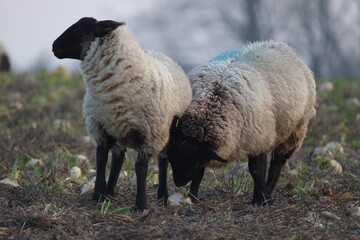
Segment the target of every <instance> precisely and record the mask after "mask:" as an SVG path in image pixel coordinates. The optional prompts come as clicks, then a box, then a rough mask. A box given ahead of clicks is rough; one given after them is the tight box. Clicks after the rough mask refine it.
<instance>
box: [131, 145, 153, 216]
mask: <svg viewBox="0 0 360 240" xmlns="http://www.w3.org/2000/svg"><path fill="white" fill-rule="evenodd" d="M149 159H150V155H147V154H144V153H141V152H140V153H139V155H138V158H137V161H136V163H135V172H136V181H137V189H136V190H137V192H136V201H135V205H136V208H137V209H138V210H140V211H142V210H144V209H145V208H146V207H147V204H146V202H147V201H146V176H147V170H148V163H149Z"/></svg>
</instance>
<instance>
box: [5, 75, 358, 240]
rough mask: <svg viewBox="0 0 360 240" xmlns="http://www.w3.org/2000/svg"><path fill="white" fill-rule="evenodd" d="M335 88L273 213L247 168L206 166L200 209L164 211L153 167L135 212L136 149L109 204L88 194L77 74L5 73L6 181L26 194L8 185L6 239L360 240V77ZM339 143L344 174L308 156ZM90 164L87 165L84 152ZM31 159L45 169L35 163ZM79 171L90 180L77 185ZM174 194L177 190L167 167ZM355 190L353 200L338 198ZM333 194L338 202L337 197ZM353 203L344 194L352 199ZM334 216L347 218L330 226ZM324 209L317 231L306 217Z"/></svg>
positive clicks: (322, 97) (284, 178) (322, 102)
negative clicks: (254, 200)
mask: <svg viewBox="0 0 360 240" xmlns="http://www.w3.org/2000/svg"><path fill="white" fill-rule="evenodd" d="M324 81H325V80H324ZM326 81H331V83H332V84H333V85H334V90H333V91H330V92H320V93H319V94H318V102H317V115H316V118H315V119H313V120H312V121H311V123H310V125H309V132H308V136H307V138H306V139H305V141H304V144H303V146H302V148H301V149H300V151H299V152H298V153H297V154H296V155H295V156H294V158H293V159H292V160H291V161H289V162H288V163H287V165H286V166H285V167H284V169H283V171H282V175H281V177H280V180H279V183H278V185H277V187H276V191H275V193H274V197H275V202H274V205H272V206H265V207H258V206H253V205H251V204H250V202H251V197H252V188H253V182H252V179H251V176H250V174H249V173H248V170H247V164H246V163H244V162H238V163H235V164H234V165H232V166H231V167H230V168H228V169H222V170H213V169H208V170H207V171H206V173H205V176H204V180H203V182H202V184H201V187H200V192H199V199H200V201H199V203H196V204H192V205H180V206H167V207H164V206H162V200H158V199H157V197H156V188H157V184H158V183H157V177H158V169H157V164H156V161H155V159H152V161H151V162H150V164H149V171H148V176H147V183H148V184H147V194H148V202H149V203H150V207H149V210H147V211H145V212H143V213H139V212H136V211H133V208H134V206H133V204H134V199H135V193H136V187H135V185H136V176H135V172H134V163H135V159H136V153H135V152H134V151H128V152H127V153H126V158H127V160H126V161H125V163H124V165H123V170H125V171H126V172H127V175H126V176H124V177H121V178H120V179H119V181H118V185H117V188H116V191H117V195H116V197H113V198H108V199H106V200H105V201H104V202H101V203H95V202H93V201H92V200H91V192H88V193H85V194H83V195H80V191H81V186H82V185H83V184H84V183H86V182H88V181H89V180H90V179H92V177H93V176H94V173H93V172H92V171H91V169H92V168H94V167H95V159H94V156H95V155H94V153H95V149H94V146H93V145H92V144H91V143H89V142H86V141H85V142H84V140H83V139H84V138H83V137H84V136H87V131H86V129H85V126H84V121H83V118H82V115H81V103H82V97H83V94H84V85H83V81H82V79H81V76H80V75H79V74H78V73H74V74H69V73H66V71H64V70H63V69H58V70H56V71H54V72H48V71H46V70H43V71H39V72H34V73H26V74H19V73H11V74H4V73H1V74H0V179H4V178H13V179H17V180H18V182H19V184H20V185H21V187H18V188H15V187H11V186H8V185H5V184H1V185H0V239H74V238H76V239H140V238H141V239H205V238H206V239H314V238H315V239H356V237H357V236H358V235H359V234H360V220H359V218H355V217H352V216H351V214H349V212H348V209H349V208H350V207H351V206H359V201H360V143H359V141H360V140H359V136H360V127H359V126H360V106H357V105H356V101H353V99H354V98H355V97H357V98H359V96H360V79H359V78H354V79H349V80H344V79H333V80H326ZM319 84H321V81H319V82H318V85H319ZM330 141H336V142H340V143H341V144H342V146H343V147H344V149H345V153H344V154H341V155H339V154H335V156H334V157H333V158H334V159H335V160H337V161H338V162H339V163H340V164H341V165H342V167H343V169H344V172H343V174H341V175H333V174H331V173H329V172H327V171H326V169H323V167H322V166H324V165H325V164H326V163H327V162H328V161H329V159H327V158H323V157H318V158H315V159H313V160H311V158H310V154H311V152H312V150H313V149H314V148H315V147H317V146H324V145H325V144H326V143H328V142H330ZM78 154H83V155H85V156H86V157H87V158H88V159H89V164H88V165H86V164H85V165H84V164H83V163H80V162H79V161H78V158H77V155H78ZM32 159H38V160H40V161H41V164H40V163H39V164H35V165H32V166H29V165H28V164H27V163H28V162H29V161H30V160H32ZM74 166H78V167H80V168H81V170H82V172H83V173H84V174H83V176H82V178H80V179H77V180H72V179H70V178H69V169H70V168H72V167H74ZM168 180H169V181H168V184H169V191H170V194H172V193H174V192H183V193H185V194H186V193H187V192H188V187H189V186H186V187H185V188H176V187H175V186H174V184H173V182H172V173H171V170H170V169H169V177H168ZM325 188H326V189H331V190H332V191H333V192H334V193H335V194H337V196H339V195H341V196H342V194H344V193H348V195H346V196H351V198H343V199H336V198H333V197H332V196H329V195H327V194H326V193H325V192H324V191H323V190H324V189H325ZM334 196H335V195H334ZM344 196H345V195H344ZM324 211H328V212H331V213H333V214H335V215H337V216H339V217H340V220H336V219H327V218H325V217H323V216H322V215H321V214H320V213H322V212H324ZM311 212H316V213H317V214H318V215H319V217H318V219H317V222H316V224H317V225H316V224H315V223H314V222H309V221H307V220H305V218H306V216H307V215H308V214H309V213H311Z"/></svg>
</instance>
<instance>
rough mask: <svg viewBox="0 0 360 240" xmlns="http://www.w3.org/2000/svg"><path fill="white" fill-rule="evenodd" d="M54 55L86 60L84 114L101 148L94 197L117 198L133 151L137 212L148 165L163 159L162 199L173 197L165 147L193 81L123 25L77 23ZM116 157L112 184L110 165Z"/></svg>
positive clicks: (142, 203) (142, 205)
mask: <svg viewBox="0 0 360 240" xmlns="http://www.w3.org/2000/svg"><path fill="white" fill-rule="evenodd" d="M53 52H54V55H55V56H56V57H57V58H59V59H63V58H72V59H78V60H81V71H82V74H83V77H84V82H85V85H86V93H85V96H84V101H83V115H84V118H85V123H86V126H87V128H88V131H89V134H90V135H91V136H92V137H93V138H94V140H95V141H96V143H97V148H96V165H97V166H96V168H97V173H96V181H95V189H94V193H93V199H94V200H99V199H100V198H101V197H102V196H103V195H111V196H112V195H114V189H115V185H116V182H117V179H118V175H119V172H120V170H121V167H122V164H123V162H124V158H125V151H126V149H127V148H132V149H135V150H136V151H137V152H138V157H137V161H136V163H135V172H136V176H137V193H136V201H135V205H136V207H137V209H138V210H143V209H145V208H146V207H147V200H146V175H147V170H148V162H149V159H150V158H151V157H152V156H155V155H158V154H159V153H160V154H159V156H158V160H159V162H158V164H159V186H158V192H157V195H158V197H159V198H161V197H164V200H165V199H167V196H168V191H167V183H166V170H167V165H168V162H167V158H166V155H165V153H166V152H165V150H164V148H165V146H166V144H167V142H168V139H169V134H170V132H169V131H170V126H171V123H172V121H173V119H175V118H176V117H179V116H181V115H182V114H183V112H184V111H185V110H186V108H187V106H188V105H189V104H190V102H191V99H192V91H191V85H190V82H189V79H188V78H187V76H186V74H185V73H184V72H183V70H182V69H181V67H180V66H179V65H177V64H176V63H175V62H174V61H173V60H171V59H170V58H169V57H167V56H165V55H163V54H161V53H158V52H154V51H148V52H144V51H143V50H142V49H141V48H140V46H139V44H138V43H137V42H136V41H135V40H134V39H133V37H132V33H131V32H130V30H129V29H128V28H126V27H125V26H124V23H120V22H115V21H111V20H106V21H97V20H96V19H94V18H89V17H85V18H82V19H80V20H79V21H78V22H76V23H75V24H73V25H72V26H70V27H69V28H68V29H67V30H66V31H65V32H64V33H63V34H61V35H60V36H59V37H58V38H57V39H56V40H55V41H54V43H53ZM110 150H111V152H112V165H111V171H110V175H109V179H108V183H107V184H106V179H105V167H106V161H107V158H108V153H109V151H110Z"/></svg>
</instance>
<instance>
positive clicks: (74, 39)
mask: <svg viewBox="0 0 360 240" xmlns="http://www.w3.org/2000/svg"><path fill="white" fill-rule="evenodd" d="M122 24H123V23H119V22H114V21H110V20H107V21H99V22H98V21H97V20H96V19H94V18H88V17H86V18H82V19H80V20H79V21H78V22H76V23H75V24H73V25H72V26H70V27H69V28H68V29H66V31H65V32H64V33H63V34H61V35H60V36H59V37H58V38H57V39H56V40H55V41H54V43H53V45H52V51H53V53H54V55H55V56H56V57H57V58H60V59H63V58H72V59H78V60H82V59H83V57H84V56H82V55H83V54H84V52H86V50H87V49H86V48H88V47H89V45H90V43H91V42H92V41H93V40H94V39H95V38H96V37H103V36H106V35H107V34H108V33H110V32H111V31H113V30H114V29H116V28H117V27H118V26H120V25H122Z"/></svg>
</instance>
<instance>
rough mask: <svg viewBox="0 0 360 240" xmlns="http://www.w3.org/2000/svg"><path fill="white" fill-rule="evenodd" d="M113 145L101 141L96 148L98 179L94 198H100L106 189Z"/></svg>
mask: <svg viewBox="0 0 360 240" xmlns="http://www.w3.org/2000/svg"><path fill="white" fill-rule="evenodd" d="M110 148H111V146H110V145H109V144H107V143H106V142H102V143H100V144H99V145H98V146H97V148H96V181H95V190H94V194H93V199H94V200H99V199H100V198H101V197H102V196H103V195H105V191H106V179H105V168H106V162H107V158H108V154H109V150H110Z"/></svg>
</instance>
